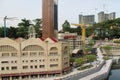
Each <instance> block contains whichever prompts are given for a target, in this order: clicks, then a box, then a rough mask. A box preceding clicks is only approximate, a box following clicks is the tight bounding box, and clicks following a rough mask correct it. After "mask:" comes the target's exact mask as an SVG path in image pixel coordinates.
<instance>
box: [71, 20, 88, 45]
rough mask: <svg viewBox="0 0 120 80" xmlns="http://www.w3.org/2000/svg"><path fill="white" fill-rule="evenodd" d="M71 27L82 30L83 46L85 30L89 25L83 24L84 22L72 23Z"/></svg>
mask: <svg viewBox="0 0 120 80" xmlns="http://www.w3.org/2000/svg"><path fill="white" fill-rule="evenodd" d="M71 25H74V26H79V27H81V29H82V42H83V44H85V35H86V28H87V27H89V26H90V25H89V24H85V23H84V22H82V23H81V24H74V23H72V24H71Z"/></svg>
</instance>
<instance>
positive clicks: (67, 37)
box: [64, 36, 77, 39]
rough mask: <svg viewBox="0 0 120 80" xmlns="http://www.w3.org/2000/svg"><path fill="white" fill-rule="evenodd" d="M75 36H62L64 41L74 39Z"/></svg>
mask: <svg viewBox="0 0 120 80" xmlns="http://www.w3.org/2000/svg"><path fill="white" fill-rule="evenodd" d="M76 37H77V36H64V39H69V38H76Z"/></svg>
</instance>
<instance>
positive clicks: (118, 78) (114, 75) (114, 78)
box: [108, 69, 120, 80]
mask: <svg viewBox="0 0 120 80" xmlns="http://www.w3.org/2000/svg"><path fill="white" fill-rule="evenodd" d="M108 80H120V69H114V70H111V73H110V75H109V78H108Z"/></svg>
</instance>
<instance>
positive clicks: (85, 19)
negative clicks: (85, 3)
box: [79, 15, 95, 25]
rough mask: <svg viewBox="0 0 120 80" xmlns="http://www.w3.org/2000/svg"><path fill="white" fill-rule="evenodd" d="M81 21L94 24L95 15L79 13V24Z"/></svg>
mask: <svg viewBox="0 0 120 80" xmlns="http://www.w3.org/2000/svg"><path fill="white" fill-rule="evenodd" d="M82 22H84V23H85V24H90V25H92V24H94V22H95V16H94V15H85V16H83V15H79V23H80V24H81V23H82Z"/></svg>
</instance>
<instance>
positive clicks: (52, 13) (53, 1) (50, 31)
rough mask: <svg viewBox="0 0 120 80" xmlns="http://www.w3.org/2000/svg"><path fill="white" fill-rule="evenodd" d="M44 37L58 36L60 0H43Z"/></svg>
mask: <svg viewBox="0 0 120 80" xmlns="http://www.w3.org/2000/svg"><path fill="white" fill-rule="evenodd" d="M42 2H43V6H42V21H43V24H42V26H43V32H42V34H43V35H42V36H43V38H48V37H56V34H57V31H58V9H57V8H58V6H57V5H58V0H42Z"/></svg>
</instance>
